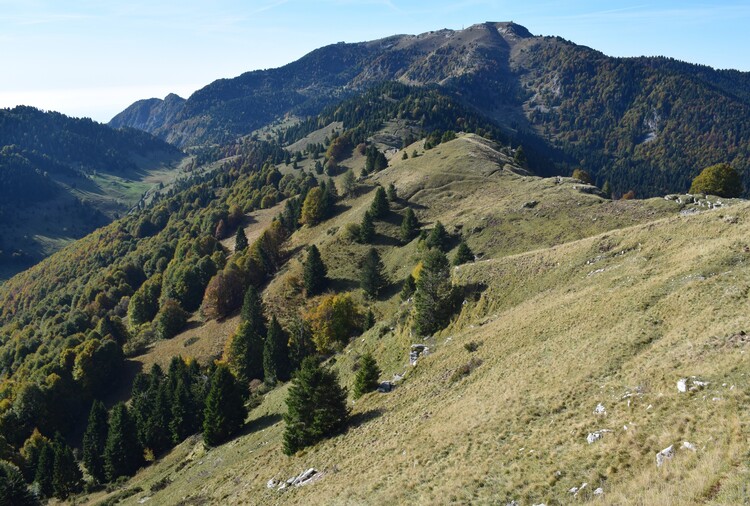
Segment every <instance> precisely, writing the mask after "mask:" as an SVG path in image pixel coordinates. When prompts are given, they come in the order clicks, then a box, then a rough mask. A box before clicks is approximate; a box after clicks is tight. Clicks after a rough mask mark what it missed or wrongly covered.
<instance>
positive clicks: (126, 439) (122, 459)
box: [104, 402, 143, 481]
mask: <svg viewBox="0 0 750 506" xmlns="http://www.w3.org/2000/svg"><path fill="white" fill-rule="evenodd" d="M142 452H143V448H142V447H141V445H140V443H139V442H138V437H137V435H136V427H135V423H134V422H133V420H132V418H131V417H130V413H128V408H127V407H126V406H125V404H124V403H122V402H120V403H118V404H115V406H114V407H113V408H112V412H111V413H110V415H109V432H108V433H107V443H106V444H105V445H104V470H105V471H106V474H107V479H108V480H109V481H114V480H116V479H117V478H119V477H120V476H132V475H133V474H135V472H136V471H137V470H138V467H139V466H140V465H141V459H142Z"/></svg>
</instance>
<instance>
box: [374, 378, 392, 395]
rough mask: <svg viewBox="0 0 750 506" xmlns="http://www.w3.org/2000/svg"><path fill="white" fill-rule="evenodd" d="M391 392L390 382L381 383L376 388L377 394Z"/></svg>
mask: <svg viewBox="0 0 750 506" xmlns="http://www.w3.org/2000/svg"><path fill="white" fill-rule="evenodd" d="M391 390H393V383H391V382H390V381H383V382H382V383H381V384H380V386H378V392H380V393H381V394H387V393H389V392H390V391H391Z"/></svg>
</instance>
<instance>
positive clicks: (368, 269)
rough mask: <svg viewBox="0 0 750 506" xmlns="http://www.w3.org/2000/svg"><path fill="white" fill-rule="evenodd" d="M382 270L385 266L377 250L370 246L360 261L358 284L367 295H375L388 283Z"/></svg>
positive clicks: (371, 296)
mask: <svg viewBox="0 0 750 506" xmlns="http://www.w3.org/2000/svg"><path fill="white" fill-rule="evenodd" d="M384 270H385V266H383V262H382V260H380V254H378V250H376V249H375V248H370V250H369V251H368V252H367V254H366V255H365V258H364V260H363V261H362V270H361V271H360V286H361V287H362V289H363V290H364V291H365V294H366V295H367V296H368V297H370V298H374V297H377V296H378V294H379V293H380V291H381V290H382V289H383V288H385V287H386V286H387V285H388V280H387V278H386V276H385V274H384V273H383V271H384Z"/></svg>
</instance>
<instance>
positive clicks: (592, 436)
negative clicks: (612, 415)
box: [586, 429, 612, 444]
mask: <svg viewBox="0 0 750 506" xmlns="http://www.w3.org/2000/svg"><path fill="white" fill-rule="evenodd" d="M607 432H612V431H611V430H609V429H600V430H595V431H594V432H590V433H589V435H588V436H586V442H588V444H592V443H595V442H597V441H599V440H600V439H601V438H603V437H604V434H606V433H607Z"/></svg>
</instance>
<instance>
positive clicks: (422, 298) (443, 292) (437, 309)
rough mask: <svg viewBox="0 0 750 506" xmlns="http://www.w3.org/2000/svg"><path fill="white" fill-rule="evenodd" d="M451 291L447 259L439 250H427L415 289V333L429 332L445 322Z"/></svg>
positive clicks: (431, 332)
mask: <svg viewBox="0 0 750 506" xmlns="http://www.w3.org/2000/svg"><path fill="white" fill-rule="evenodd" d="M453 293H454V292H453V287H452V285H451V279H450V264H449V263H448V259H447V258H446V256H445V254H444V253H443V252H441V251H440V250H437V249H434V250H430V251H428V252H427V254H426V255H425V258H424V261H423V263H422V270H421V271H420V273H419V279H417V281H416V291H415V292H414V312H415V314H414V330H415V331H416V333H417V335H420V336H427V335H431V334H433V333H434V332H436V331H438V330H440V329H441V328H442V327H443V326H444V325H445V324H446V323H447V321H448V319H449V318H450V315H451V312H452V309H453V307H452V304H453Z"/></svg>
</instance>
